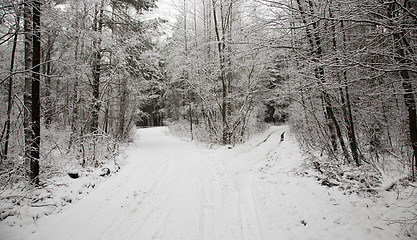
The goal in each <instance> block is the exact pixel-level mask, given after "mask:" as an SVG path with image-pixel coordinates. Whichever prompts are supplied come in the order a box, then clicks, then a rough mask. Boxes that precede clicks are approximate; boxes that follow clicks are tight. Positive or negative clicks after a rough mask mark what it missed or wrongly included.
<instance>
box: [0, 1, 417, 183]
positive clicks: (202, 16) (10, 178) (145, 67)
mask: <svg viewBox="0 0 417 240" xmlns="http://www.w3.org/2000/svg"><path fill="white" fill-rule="evenodd" d="M175 6H176V8H175V9H173V11H176V12H178V15H177V19H176V21H175V22H174V23H171V22H167V20H165V19H161V18H153V19H152V18H143V17H142V16H143V13H145V12H148V11H151V10H152V8H154V7H156V5H155V2H153V1H152V0H149V1H143V0H81V1H76V0H60V1H58V0H57V1H53V0H39V1H36V0H20V1H19V0H10V1H2V2H1V7H0V10H1V19H0V20H1V25H0V32H1V33H0V34H1V39H0V40H1V42H0V49H1V51H0V54H1V58H0V67H1V79H0V80H1V82H0V84H1V85H0V97H1V101H0V127H1V128H0V130H1V133H0V134H1V135H0V136H1V138H0V143H1V144H0V145H1V163H0V177H1V184H2V185H6V184H9V183H13V182H16V181H19V179H20V180H21V179H22V178H21V177H22V176H27V179H30V181H31V182H32V183H34V184H38V183H39V179H42V178H46V177H48V173H50V172H52V171H53V170H54V169H56V168H57V166H58V165H60V164H61V163H63V162H64V163H66V164H79V165H82V166H83V167H85V166H100V164H101V163H103V162H105V161H109V159H112V158H114V155H115V154H117V151H118V144H119V143H120V142H123V141H127V140H128V139H129V137H131V135H132V131H133V130H132V129H135V127H136V126H160V125H167V124H169V125H172V128H173V129H177V130H178V129H180V130H182V131H183V130H186V131H187V132H188V134H189V136H190V138H191V139H197V140H204V141H210V142H214V143H219V144H235V143H238V142H242V141H245V140H246V139H247V138H248V137H249V136H251V134H252V133H254V132H256V131H260V130H262V128H263V127H264V125H265V122H268V123H273V124H280V123H283V122H287V124H290V125H291V126H292V129H293V132H295V133H296V136H297V138H298V140H299V142H300V144H301V145H302V147H303V148H304V149H305V151H306V152H307V153H309V154H310V156H311V158H313V159H314V160H313V161H318V160H317V159H319V162H326V163H327V164H330V163H331V164H332V166H338V167H340V166H344V165H348V166H351V167H354V168H359V167H361V166H366V168H367V169H369V168H372V169H376V170H377V171H379V172H381V173H382V172H384V171H397V172H401V173H403V174H406V175H407V176H409V177H410V178H412V180H415V177H416V175H417V173H416V171H417V168H416V165H417V158H416V153H417V120H416V100H415V97H416V88H417V86H416V85H417V81H416V76H417V63H416V59H417V54H416V51H417V45H416V42H417V39H416V38H417V2H416V1H412V0H361V1H359V0H326V1H315V0H282V1H281V0H276V1H272V0H271V1H269V0H257V1H256V0H254V1H252V0H249V1H246V0H180V1H176V2H175ZM167 24H168V25H169V26H170V28H169V30H168V31H166V32H163V31H162V30H161V29H162V28H160V26H162V25H167ZM165 29H166V28H165ZM57 162H60V164H57ZM321 164H322V165H323V164H324V163H321ZM316 167H318V165H316ZM319 170H320V169H319ZM320 171H321V170H320ZM42 174H43V175H42ZM40 176H41V177H40Z"/></svg>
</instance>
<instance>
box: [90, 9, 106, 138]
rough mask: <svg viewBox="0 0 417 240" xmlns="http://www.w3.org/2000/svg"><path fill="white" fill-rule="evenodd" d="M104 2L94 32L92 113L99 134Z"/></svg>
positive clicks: (94, 125)
mask: <svg viewBox="0 0 417 240" xmlns="http://www.w3.org/2000/svg"><path fill="white" fill-rule="evenodd" d="M103 4H104V3H103V1H101V3H100V7H98V4H97V5H96V10H95V15H94V23H93V31H95V32H97V35H98V36H97V39H95V40H94V42H93V48H94V51H95V53H94V59H93V85H92V88H93V93H92V95H93V106H92V111H91V132H92V133H97V131H98V122H99V113H100V105H101V104H100V72H101V49H100V48H101V32H102V28H103V7H104V6H103Z"/></svg>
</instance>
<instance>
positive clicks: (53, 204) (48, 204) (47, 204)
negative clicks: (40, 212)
mask: <svg viewBox="0 0 417 240" xmlns="http://www.w3.org/2000/svg"><path fill="white" fill-rule="evenodd" d="M30 206H31V207H48V206H56V203H43V204H31V205H30Z"/></svg>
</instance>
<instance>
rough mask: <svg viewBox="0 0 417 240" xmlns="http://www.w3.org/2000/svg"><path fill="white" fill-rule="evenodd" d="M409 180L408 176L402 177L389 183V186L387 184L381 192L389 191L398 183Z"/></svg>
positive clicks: (382, 187)
mask: <svg viewBox="0 0 417 240" xmlns="http://www.w3.org/2000/svg"><path fill="white" fill-rule="evenodd" d="M406 179H408V176H400V177H397V178H395V179H394V180H392V181H391V182H389V184H385V186H381V189H380V190H383V191H389V190H391V189H392V188H393V187H394V186H395V185H396V184H397V183H398V182H401V181H403V180H406Z"/></svg>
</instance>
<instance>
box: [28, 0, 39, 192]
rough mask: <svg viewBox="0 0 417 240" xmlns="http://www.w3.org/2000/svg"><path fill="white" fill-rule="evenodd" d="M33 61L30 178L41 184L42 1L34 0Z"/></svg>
mask: <svg viewBox="0 0 417 240" xmlns="http://www.w3.org/2000/svg"><path fill="white" fill-rule="evenodd" d="M32 11H33V16H32V19H33V40H32V43H33V46H32V48H33V57H32V58H33V61H32V69H33V73H32V108H31V110H32V145H31V152H30V153H31V154H30V155H31V162H30V178H31V181H32V183H33V184H36V185H37V184H39V158H40V143H41V136H40V130H41V116H40V114H41V112H40V110H41V102H40V63H41V39H40V38H41V29H40V27H41V24H40V23H41V20H40V13H41V3H40V1H38V0H35V1H33V10H32Z"/></svg>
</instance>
